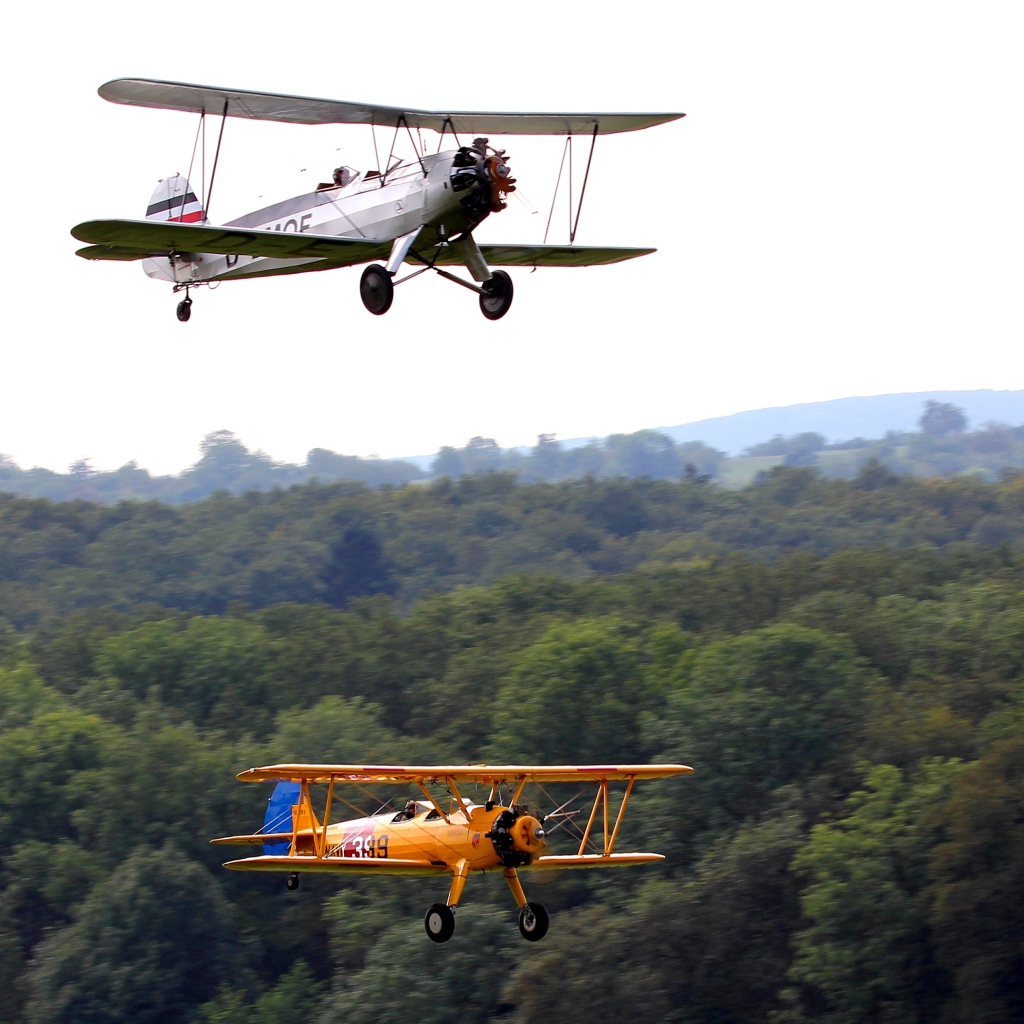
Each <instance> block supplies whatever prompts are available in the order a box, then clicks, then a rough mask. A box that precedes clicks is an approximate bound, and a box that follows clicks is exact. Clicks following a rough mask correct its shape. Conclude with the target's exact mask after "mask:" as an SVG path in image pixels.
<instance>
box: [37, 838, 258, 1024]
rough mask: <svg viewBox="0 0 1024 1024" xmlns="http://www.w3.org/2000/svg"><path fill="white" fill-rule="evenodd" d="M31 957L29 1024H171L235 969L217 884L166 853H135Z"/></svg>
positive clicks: (235, 948) (237, 957)
mask: <svg viewBox="0 0 1024 1024" xmlns="http://www.w3.org/2000/svg"><path fill="white" fill-rule="evenodd" d="M74 918H75V920H74V923H73V924H71V925H69V926H68V927H66V928H63V929H61V930H60V931H58V932H56V933H55V934H54V935H52V936H51V937H50V938H48V939H46V940H45V941H44V942H43V943H41V945H40V946H39V947H38V949H37V953H36V957H35V960H34V961H33V967H32V970H31V976H30V982H31V989H32V996H31V998H30V1000H29V1003H28V1006H27V1010H26V1016H27V1019H28V1020H29V1021H30V1022H31V1024H79V1022H80V1024H107V1022H109V1024H123V1022H124V1021H132V1022H133V1024H180V1022H181V1021H183V1020H189V1019H190V1018H191V1017H192V1016H193V1014H194V1013H195V1010H196V1009H197V1007H198V1006H199V1005H200V1004H201V1003H203V1002H205V1001H207V1000H208V999H210V998H211V997H212V996H213V995H214V993H215V992H216V990H217V986H218V985H219V983H220V981H221V979H222V978H224V977H237V976H238V973H239V972H240V971H241V970H242V960H241V954H242V952H243V949H242V948H241V945H240V944H239V942H238V941H237V936H236V935H235V934H234V930H233V927H232V921H231V910H230V907H229V905H228V903H227V901H226V900H225V899H224V897H223V895H222V894H221V891H220V887H219V886H218V884H217V882H216V881H215V880H214V879H213V878H212V877H211V876H210V875H209V874H208V873H207V872H206V871H204V870H203V869H202V868H201V867H199V866H198V865H197V864H195V863H193V862H191V861H189V860H188V859H187V858H186V857H184V856H182V854H180V853H178V852H177V851H176V850H175V848H174V847H172V846H167V847H165V848H164V849H163V850H140V851H138V852H136V853H135V854H133V855H132V856H131V857H129V858H128V860H127V861H125V862H124V864H123V865H122V866H121V868H120V869H119V870H118V871H117V872H116V873H115V874H114V875H112V876H111V877H110V878H109V879H107V880H106V881H104V882H100V883H99V884H98V885H96V886H95V887H94V889H93V890H92V892H90V894H89V896H88V897H87V898H86V899H85V901H84V902H83V903H82V904H81V906H80V907H79V908H78V909H77V910H76V912H75V915H74Z"/></svg>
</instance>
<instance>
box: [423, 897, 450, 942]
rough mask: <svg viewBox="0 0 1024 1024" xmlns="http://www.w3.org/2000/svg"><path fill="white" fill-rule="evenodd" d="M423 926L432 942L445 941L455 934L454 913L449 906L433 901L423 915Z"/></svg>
mask: <svg viewBox="0 0 1024 1024" xmlns="http://www.w3.org/2000/svg"><path fill="white" fill-rule="evenodd" d="M423 927H424V928H425V929H426V932H427V936H428V937H429V938H430V939H432V940H433V941H434V942H447V941H448V940H449V939H450V938H451V937H452V936H453V935H454V934H455V915H454V914H453V913H452V908H451V907H446V906H445V905H444V904H443V903H435V904H433V906H431V907H429V908H428V909H427V912H426V914H425V915H424V917H423Z"/></svg>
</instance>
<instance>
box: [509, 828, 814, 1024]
mask: <svg viewBox="0 0 1024 1024" xmlns="http://www.w3.org/2000/svg"><path fill="white" fill-rule="evenodd" d="M799 841H800V822H799V821H798V820H796V819H795V818H794V817H792V816H786V817H782V818H777V819H772V820H769V821H766V822H765V823H763V824H761V825H759V826H756V827H751V828H749V829H744V830H743V831H742V832H740V833H739V834H738V835H736V836H733V837H729V838H728V839H727V840H724V841H722V842H720V843H718V844H717V845H716V846H715V847H714V848H713V849H712V850H710V851H709V852H708V854H707V855H706V856H705V857H704V858H703V860H702V861H701V862H700V864H698V865H697V867H696V870H695V871H693V872H692V874H691V875H690V876H689V877H688V878H687V880H686V881H667V880H658V881H653V882H649V883H648V884H647V885H646V886H644V887H643V888H642V889H640V890H639V891H638V892H636V893H634V894H632V895H631V897H630V899H629V900H628V901H627V903H626V905H625V907H624V909H623V910H621V911H619V912H614V911H612V910H611V908H610V907H609V905H608V904H607V903H601V902H595V903H592V904H591V905H590V906H588V907H584V908H581V909H578V910H574V911H571V912H569V913H567V914H565V915H564V916H563V917H561V918H559V919H558V926H557V927H555V926H553V927H552V929H551V933H550V934H549V936H548V937H547V939H546V940H545V943H544V944H543V946H542V948H540V949H539V950H538V954H537V956H536V957H535V958H531V959H530V960H527V961H526V962H524V963H522V964H521V965H520V967H519V969H518V971H517V972H516V973H515V974H514V975H513V976H512V979H511V983H510V985H509V992H508V1000H509V1002H511V1003H514V1004H515V1006H516V1010H517V1016H516V1018H515V1019H516V1020H518V1021H521V1022H522V1024H544V1022H550V1021H587V1022H589V1024H619V1022H620V1021H627V1020H633V1019H635V1018H637V1017H639V1018H640V1019H642V1020H645V1021H658V1022H663V1024H668V1022H672V1024H676V1022H681V1024H703V1022H722V1024H760V1022H764V1021H765V1020H766V1018H767V1016H768V1013H769V1012H770V1011H771V1010H772V1009H773V1008H774V1007H775V1006H776V1005H777V995H778V991H779V988H780V987H781V985H782V984H783V982H784V980H785V974H786V968H787V966H788V962H789V952H788V948H787V947H788V941H789V937H790V934H791V933H792V931H793V930H794V929H795V928H796V927H797V925H798V922H799V905H798V902H797V884H796V878H795V877H794V876H793V875H792V874H791V873H790V872H789V870H788V867H789V862H790V860H791V858H792V856H793V853H794V851H795V850H796V848H797V845H798V843H799ZM638 1011H639V1012H638Z"/></svg>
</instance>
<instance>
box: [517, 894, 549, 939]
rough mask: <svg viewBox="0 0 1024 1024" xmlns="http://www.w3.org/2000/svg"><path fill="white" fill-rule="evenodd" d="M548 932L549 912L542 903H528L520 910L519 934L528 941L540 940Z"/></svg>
mask: <svg viewBox="0 0 1024 1024" xmlns="http://www.w3.org/2000/svg"><path fill="white" fill-rule="evenodd" d="M547 933H548V912H547V911H546V910H545V909H544V907H543V906H542V905H541V904H540V903H527V904H526V905H525V906H523V907H521V908H520V910H519V934H520V935H522V937H523V938H524V939H526V941H527V942H539V941H540V940H541V939H543V938H544V936H545V935H547Z"/></svg>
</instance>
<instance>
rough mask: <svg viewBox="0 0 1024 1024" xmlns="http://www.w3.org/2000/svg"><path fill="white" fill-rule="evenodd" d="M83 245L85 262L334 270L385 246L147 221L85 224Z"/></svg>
mask: <svg viewBox="0 0 1024 1024" xmlns="http://www.w3.org/2000/svg"><path fill="white" fill-rule="evenodd" d="M71 234H72V235H73V236H74V237H75V238H77V239H78V240H79V241H80V242H89V243H90V245H89V246H88V248H85V249H79V250H78V255H79V256H84V257H85V258H86V259H89V260H141V259H145V258H146V257H147V256H167V255H169V254H171V253H186V252H209V253H217V254H220V255H227V256H268V257H273V258H278V259H320V260H327V261H329V262H330V263H332V264H335V265H337V266H345V265H347V264H352V263H364V262H366V261H367V260H374V259H383V258H385V257H386V256H387V254H388V253H389V252H390V251H391V243H390V242H378V241H376V240H374V239H367V238H346V237H339V236H336V235H314V234H311V233H310V232H298V231H253V230H250V229H247V228H246V229H242V228H230V227H212V226H209V225H204V224H178V223H175V222H173V221H153V220H89V221H86V222H85V223H83V224H79V225H77V226H76V227H74V228H72V229H71Z"/></svg>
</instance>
